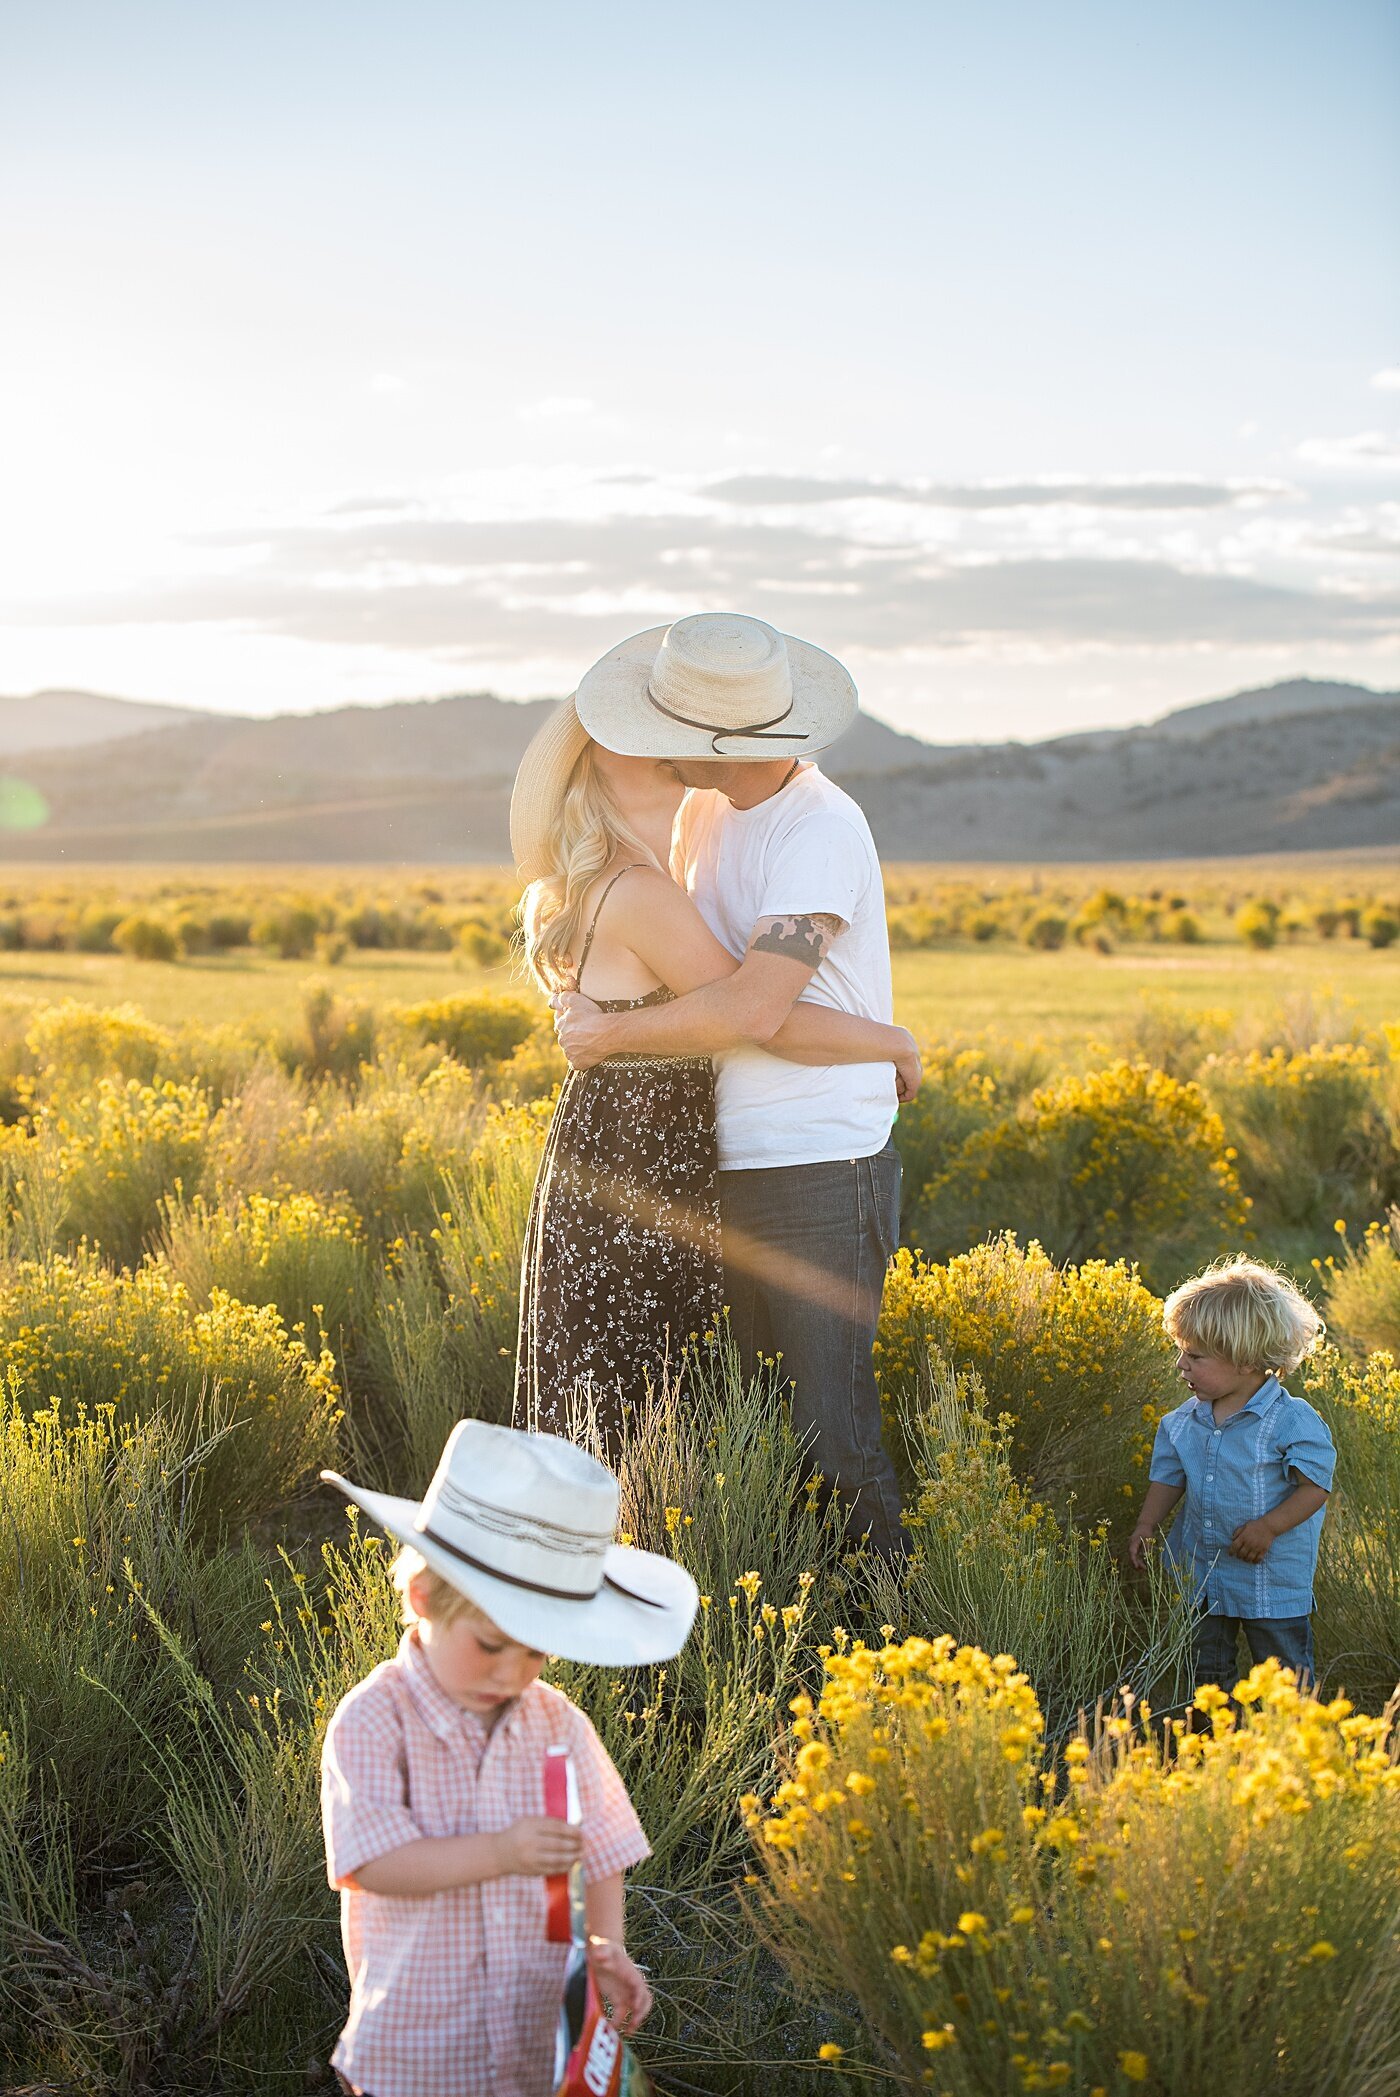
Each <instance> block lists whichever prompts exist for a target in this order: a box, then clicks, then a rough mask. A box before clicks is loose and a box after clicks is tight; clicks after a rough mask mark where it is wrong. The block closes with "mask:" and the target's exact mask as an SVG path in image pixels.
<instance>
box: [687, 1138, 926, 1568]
mask: <svg viewBox="0 0 1400 2097" xmlns="http://www.w3.org/2000/svg"><path fill="white" fill-rule="evenodd" d="M899 1180H900V1166H899V1153H898V1152H897V1151H896V1150H895V1147H894V1145H893V1144H892V1143H888V1144H886V1146H885V1148H884V1149H883V1150H881V1151H877V1152H876V1153H875V1155H874V1157H871V1158H843V1159H841V1160H840V1161H838V1162H837V1163H835V1164H830V1165H782V1166H774V1167H769V1168H763V1169H761V1170H758V1171H753V1172H721V1173H720V1175H719V1216H720V1234H721V1241H722V1248H723V1254H724V1298H725V1302H726V1303H727V1304H728V1305H729V1317H730V1329H731V1331H732V1332H733V1335H734V1338H735V1340H736V1342H737V1343H738V1347H739V1353H740V1357H741V1359H742V1361H743V1363H744V1367H745V1370H746V1372H747V1373H750V1374H751V1373H752V1371H753V1367H754V1364H755V1362H756V1360H757V1357H758V1356H759V1355H774V1354H780V1355H781V1356H782V1363H781V1372H780V1373H781V1375H782V1377H783V1379H784V1381H785V1382H787V1381H790V1382H791V1384H792V1387H793V1391H792V1414H793V1425H794V1427H795V1428H796V1430H797V1432H798V1434H799V1435H801V1436H803V1437H805V1438H806V1440H807V1446H808V1454H809V1456H810V1459H811V1462H812V1464H813V1466H814V1468H815V1469H817V1470H818V1471H820V1472H821V1473H822V1475H823V1477H824V1478H825V1479H826V1480H827V1482H828V1484H830V1485H831V1486H832V1488H833V1489H834V1490H835V1491H836V1492H837V1493H839V1494H840V1496H841V1498H842V1500H843V1501H845V1503H846V1504H847V1506H848V1507H849V1509H850V1514H851V1534H852V1535H853V1536H859V1535H861V1534H863V1533H865V1532H867V1531H868V1533H869V1537H870V1542H871V1544H872V1545H873V1547H874V1548H875V1549H876V1550H877V1551H879V1552H881V1553H882V1554H883V1555H884V1556H886V1557H894V1556H897V1555H898V1554H899V1553H901V1552H902V1551H903V1550H904V1549H905V1548H906V1545H907V1538H906V1536H905V1532H904V1528H903V1524H902V1522H901V1519H900V1505H899V1487H898V1485H897V1484H896V1482H895V1475H894V1466H893V1465H892V1464H891V1462H890V1459H889V1456H888V1455H887V1453H886V1451H885V1446H884V1443H883V1442H882V1441H881V1439H880V1396H879V1392H878V1391H877V1389H876V1386H875V1367H874V1355H873V1348H874V1341H875V1327H876V1324H877V1322H878V1320H879V1316H880V1296H881V1292H882V1290H883V1287H884V1280H885V1269H886V1267H887V1266H888V1265H889V1263H890V1261H891V1259H892V1258H893V1257H894V1252H895V1248H896V1246H897V1245H898V1243H899Z"/></svg>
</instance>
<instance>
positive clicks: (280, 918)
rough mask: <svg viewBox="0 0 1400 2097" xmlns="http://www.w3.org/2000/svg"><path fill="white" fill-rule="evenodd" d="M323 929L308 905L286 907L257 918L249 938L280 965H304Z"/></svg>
mask: <svg viewBox="0 0 1400 2097" xmlns="http://www.w3.org/2000/svg"><path fill="white" fill-rule="evenodd" d="M320 929H321V920H320V917H319V916H318V915H317V913H316V911H315V910H314V909H313V908H312V906H311V905H310V904H309V903H284V904H282V905H281V906H279V907H278V908H276V909H273V910H268V911H265V912H264V913H263V915H262V916H261V917H258V918H255V919H254V920H253V925H252V929H251V932H250V934H249V937H250V938H251V940H252V942H253V945H254V946H255V947H264V948H266V949H267V950H268V951H269V952H270V953H273V954H276V955H277V957H278V959H279V960H281V961H303V960H305V958H306V956H307V955H308V954H309V953H310V952H311V949H312V948H313V947H314V946H315V944H316V934H317V933H318V932H319V931H320Z"/></svg>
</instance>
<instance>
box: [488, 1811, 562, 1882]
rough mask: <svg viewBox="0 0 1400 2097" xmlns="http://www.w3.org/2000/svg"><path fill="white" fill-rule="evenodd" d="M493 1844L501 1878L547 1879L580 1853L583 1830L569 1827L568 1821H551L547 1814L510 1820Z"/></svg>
mask: <svg viewBox="0 0 1400 2097" xmlns="http://www.w3.org/2000/svg"><path fill="white" fill-rule="evenodd" d="M496 1841H497V1844H498V1845H499V1849H500V1857H501V1870H500V1876H501V1877H502V1878H503V1879H505V1878H514V1877H520V1878H527V1879H535V1878H548V1877H550V1876H551V1875H552V1874H554V1873H556V1872H560V1871H567V1870H568V1869H569V1866H570V1865H571V1864H573V1863H574V1862H575V1861H576V1860H577V1859H578V1858H579V1857H580V1856H581V1855H582V1853H583V1830H582V1828H574V1827H570V1825H569V1823H568V1821H567V1820H552V1819H550V1818H549V1816H548V1815H546V1814H541V1815H540V1816H539V1817H538V1818H537V1819H526V1820H516V1821H512V1823H511V1825H510V1826H509V1827H508V1828H503V1829H502V1830H501V1832H500V1834H499V1835H497V1837H496Z"/></svg>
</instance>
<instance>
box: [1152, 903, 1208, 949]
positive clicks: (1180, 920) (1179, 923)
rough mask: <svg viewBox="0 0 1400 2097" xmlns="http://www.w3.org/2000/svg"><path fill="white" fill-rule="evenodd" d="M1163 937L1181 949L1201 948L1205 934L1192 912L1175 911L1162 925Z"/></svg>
mask: <svg viewBox="0 0 1400 2097" xmlns="http://www.w3.org/2000/svg"><path fill="white" fill-rule="evenodd" d="M1162 932H1163V936H1164V937H1165V938H1167V939H1169V940H1171V941H1172V942H1173V944H1174V945H1176V946H1179V947H1195V946H1199V945H1200V943H1201V941H1202V939H1204V937H1205V934H1204V932H1203V931H1202V930H1201V921H1200V919H1199V918H1198V917H1197V916H1196V914H1195V912H1194V911H1192V910H1173V911H1172V912H1171V913H1170V914H1169V915H1168V917H1167V918H1166V919H1165V920H1164V922H1163V925H1162Z"/></svg>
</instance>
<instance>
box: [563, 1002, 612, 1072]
mask: <svg viewBox="0 0 1400 2097" xmlns="http://www.w3.org/2000/svg"><path fill="white" fill-rule="evenodd" d="M549 1002H550V1004H551V1005H552V1006H553V1007H554V1031H555V1033H556V1034H557V1035H558V1037H559V1046H560V1048H561V1049H562V1050H563V1051H564V1054H565V1055H566V1056H567V1057H568V1059H569V1062H570V1063H571V1064H572V1065H573V1068H574V1069H575V1070H591V1069H592V1067H593V1065H594V1064H595V1063H601V1062H602V1060H603V1058H604V1056H606V1055H607V1053H608V1050H607V1048H606V1046H605V1045H604V1044H605V1040H606V1036H607V1031H608V1014H607V1013H606V1012H600V1011H599V1010H598V1007H597V1006H596V1005H595V1004H594V1002H593V1000H592V998H586V997H585V996H584V995H583V993H582V991H580V990H559V991H556V992H555V994H554V996H553V997H552V998H551V999H550V1001H549Z"/></svg>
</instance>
